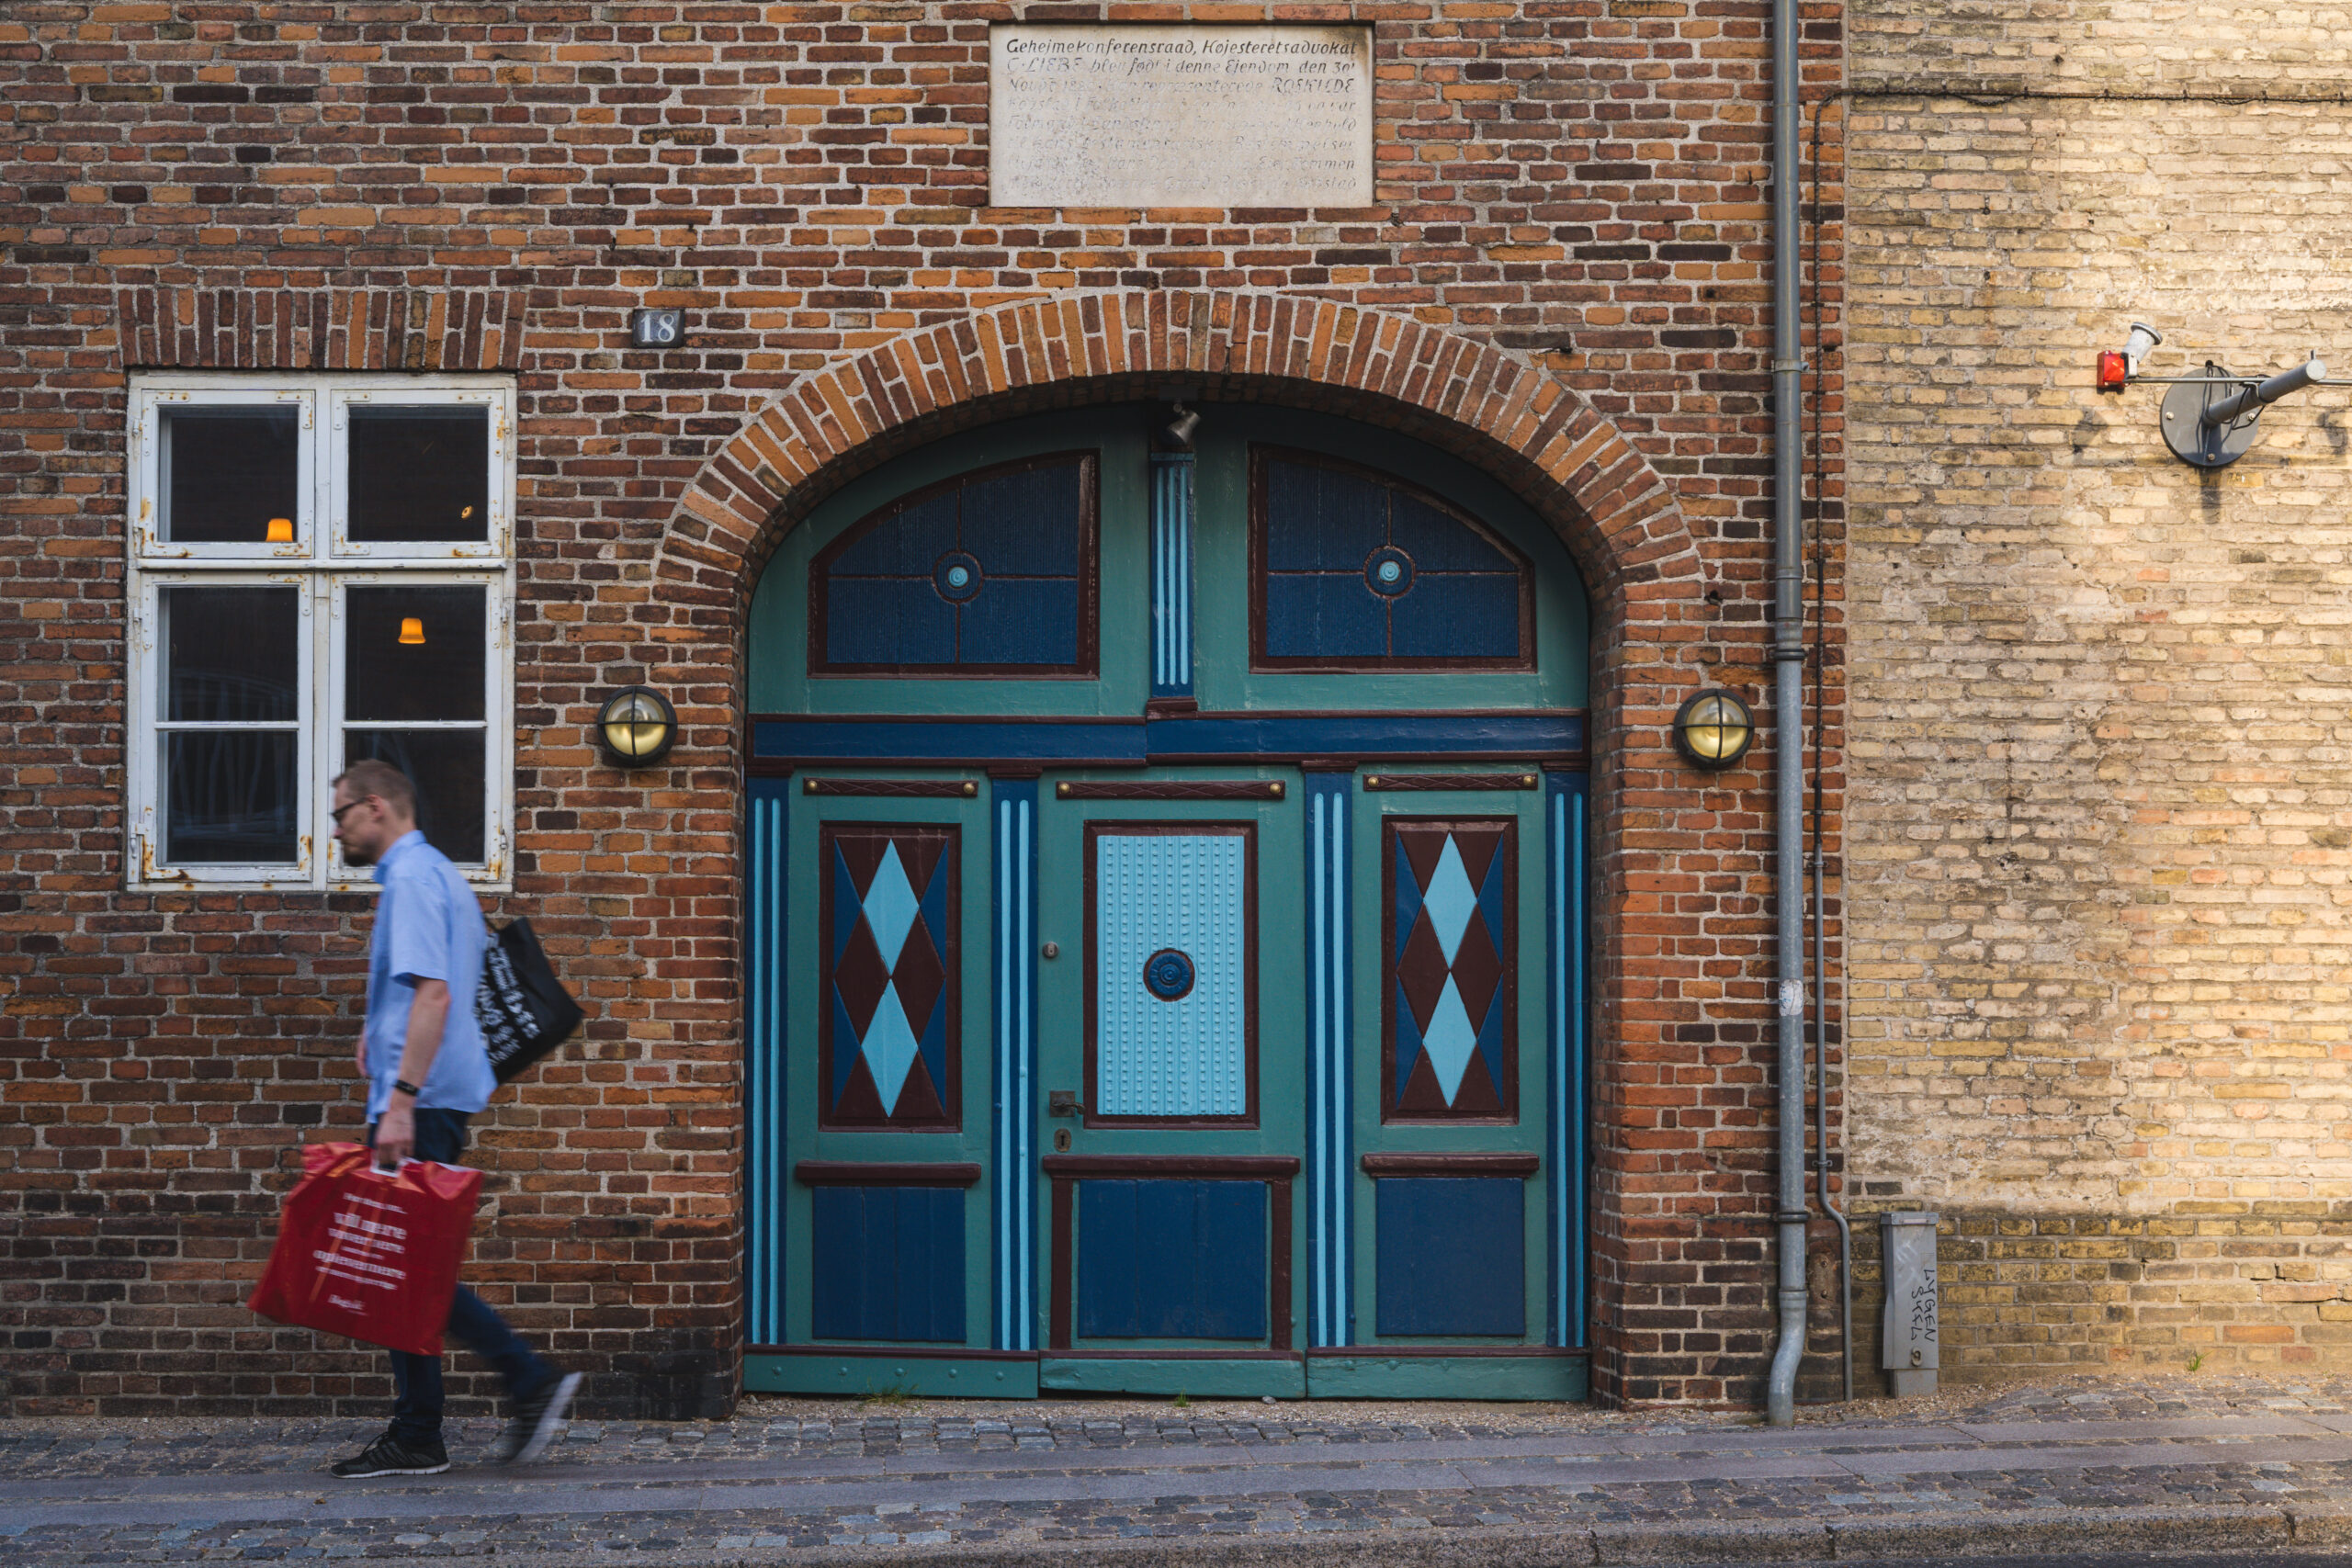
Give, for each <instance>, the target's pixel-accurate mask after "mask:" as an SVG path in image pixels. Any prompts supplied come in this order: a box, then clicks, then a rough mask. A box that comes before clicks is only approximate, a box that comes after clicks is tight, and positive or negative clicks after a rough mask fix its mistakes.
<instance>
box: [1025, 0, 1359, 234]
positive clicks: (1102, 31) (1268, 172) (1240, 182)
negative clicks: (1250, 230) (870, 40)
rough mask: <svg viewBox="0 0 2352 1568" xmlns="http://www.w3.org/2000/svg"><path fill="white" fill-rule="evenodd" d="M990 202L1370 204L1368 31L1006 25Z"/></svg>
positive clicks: (1080, 204)
mask: <svg viewBox="0 0 2352 1568" xmlns="http://www.w3.org/2000/svg"><path fill="white" fill-rule="evenodd" d="M1371 203H1372V29H1371V28H1363V27H1213V26H1195V25H1191V24H1182V25H1174V24H1159V23H1113V24H1108V25H1098V24H1091V23H1084V24H1061V25H1056V24H1050V23H1045V24H1023V23H1001V24H999V25H998V26H995V27H992V28H989V204H990V205H991V206H995V207H1366V206H1369V205H1371Z"/></svg>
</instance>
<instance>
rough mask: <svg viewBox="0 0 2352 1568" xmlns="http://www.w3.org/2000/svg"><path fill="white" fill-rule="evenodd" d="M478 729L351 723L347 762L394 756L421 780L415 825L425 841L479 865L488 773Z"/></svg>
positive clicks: (345, 746)
mask: <svg viewBox="0 0 2352 1568" xmlns="http://www.w3.org/2000/svg"><path fill="white" fill-rule="evenodd" d="M485 744H486V741H485V739H484V737H483V734H482V732H481V730H479V729H349V730H345V732H344V738H343V765H344V766H345V767H346V768H347V767H349V766H350V765H351V764H352V763H354V762H356V761H359V760H360V759H361V758H363V757H373V758H375V759H376V760H377V761H382V762H390V764H391V765H392V766H394V767H395V768H398V769H399V770H400V771H401V772H402V773H406V774H407V775H408V776H409V781H410V782H411V783H412V784H415V785H416V825H417V827H418V829H421V830H422V831H423V832H424V838H425V841H426V842H427V843H429V844H431V845H432V846H433V847H434V848H435V849H436V850H439V851H440V852H442V853H443V854H445V855H447V856H448V857H449V858H450V859H451V860H453V861H456V862H458V863H459V864H460V865H479V864H481V862H482V860H483V858H484V856H483V852H482V831H483V819H484V818H485V816H486V815H487V804H486V803H487V794H486V790H487V784H488V776H487V774H486V773H485V771H484V769H483V766H482V749H483V747H484V745H485Z"/></svg>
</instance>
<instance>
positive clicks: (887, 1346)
mask: <svg viewBox="0 0 2352 1568" xmlns="http://www.w3.org/2000/svg"><path fill="white" fill-rule="evenodd" d="M1202 412H1203V414H1204V418H1203V419H1202V421H1201V422H1200V423H1199V424H1198V426H1197V428H1195V429H1193V430H1192V431H1190V432H1189V441H1186V440H1181V439H1179V438H1178V437H1177V434H1176V433H1173V432H1171V431H1170V410H1169V408H1168V407H1167V406H1166V405H1164V404H1142V403H1130V404H1115V405H1108V406H1103V407H1097V408H1092V409H1086V410H1079V411H1069V412H1057V413H1053V414H1048V415H1042V416H1037V417H1034V418H1028V419H1023V420H1018V421H1012V422H1008V423H1001V424H998V425H993V426H989V427H987V428H984V429H979V430H975V431H969V432H967V433H965V434H959V435H956V436H952V437H949V438H946V439H944V440H941V441H939V442H937V443H935V444H933V445H932V446H926V447H923V448H921V449H919V450H916V451H914V452H912V453H910V454H908V455H906V456H904V457H899V459H897V460H896V461H894V462H892V463H890V464H888V465H887V466H885V467H882V468H876V469H875V470H873V471H871V472H868V473H866V474H865V475H863V476H862V477H860V478H858V479H854V480H853V481H852V482H850V483H849V484H847V485H846V486H844V487H843V488H842V490H841V491H838V492H837V493H835V494H834V495H832V496H831V497H830V498H829V499H828V500H827V501H826V502H823V503H822V504H821V505H820V506H819V507H818V508H817V509H816V510H815V511H814V512H813V513H811V514H810V515H809V518H808V519H807V521H806V522H804V523H803V524H802V525H801V526H799V527H798V528H797V529H795V530H794V531H793V532H792V533H791V534H790V535H788V536H786V539H785V540H784V542H783V544H782V546H781V547H779V548H778V550H777V552H776V554H775V557H774V558H773V559H772V560H771V561H770V563H769V565H768V567H767V569H766V570H765V572H764V573H763V577H762V580H761V582H760V585H759V588H758V590H757V592H756V593H755V594H754V597H753V600H752V609H751V630H750V637H749V649H748V657H749V665H748V681H747V683H748V688H749V706H750V709H751V714H752V716H751V719H750V725H749V735H748V754H749V758H750V761H749V765H748V766H749V773H750V775H751V776H750V779H749V782H748V789H747V794H748V799H749V804H748V807H747V844H746V873H745V889H746V900H747V909H748V916H749V918H748V920H747V929H746V965H745V970H746V975H747V977H748V981H749V985H748V987H747V992H748V994H747V998H746V1020H747V1047H748V1057H749V1070H748V1075H747V1079H748V1095H749V1116H748V1122H749V1134H750V1139H749V1142H750V1149H749V1160H748V1172H749V1175H748V1180H747V1195H746V1196H747V1220H746V1232H747V1236H748V1246H747V1256H746V1282H747V1292H746V1295H747V1304H748V1314H749V1325H748V1327H749V1333H748V1336H747V1338H748V1343H749V1346H750V1349H749V1352H748V1355H747V1361H746V1376H745V1382H746V1386H747V1387H750V1388H753V1389H772V1390H779V1391H806V1392H851V1393H857V1392H865V1391H871V1390H879V1389H886V1388H900V1389H905V1390H907V1391H910V1392H922V1393H972V1394H997V1395H1003V1394H1021V1393H1035V1392H1037V1391H1039V1390H1041V1389H1044V1390H1058V1389H1067V1390H1101V1391H1123V1392H1130V1393H1179V1392H1184V1393H1194V1394H1202V1395H1211V1394H1256V1393H1272V1394H1276V1395H1281V1396H1297V1395H1301V1394H1310V1393H1319V1394H1346V1395H1359V1396H1362V1395H1373V1396H1392V1397H1393V1396H1408V1395H1414V1394H1443V1395H1448V1396H1453V1397H1478V1396H1484V1397H1551V1398H1558V1397H1575V1396H1577V1395H1580V1394H1581V1393H1582V1392H1583V1390H1584V1387H1585V1368H1584V1363H1583V1361H1582V1359H1581V1358H1580V1357H1579V1356H1578V1355H1577V1350H1578V1349H1579V1348H1580V1347H1581V1346H1582V1345H1583V1343H1584V1340H1585V1323H1584V1300H1585V1291H1584V1257H1585V1239H1584V1238H1585V1214H1584V1202H1585V1191H1586V1185H1585V1179H1584V1163H1585V1150H1584V1147H1583V1143H1582V1129H1583V1127H1584V1125H1585V1117H1584V1112H1583V1096H1584V1085H1585V1016H1586V1006H1585V984H1584V979H1585V976H1584V966H1585V957H1584V954H1585V941H1584V929H1585V919H1586V901H1585V896H1584V855H1585V847H1586V846H1585V814H1584V804H1585V798H1586V795H1585V773H1584V766H1585V753H1586V750H1587V739H1586V735H1585V715H1584V709H1585V702H1586V647H1587V630H1588V627H1587V616H1588V611H1587V605H1586V597H1585V592H1584V589H1583V586H1582V584H1581V582H1580V581H1578V578H1577V572H1576V570H1575V568H1574V566H1573V564H1572V563H1571V562H1570V560H1569V558H1568V557H1567V555H1566V551H1565V550H1564V549H1563V547H1561V545H1560V543H1559V541H1558V539H1557V538H1556V536H1555V535H1554V534H1553V533H1552V531H1551V530H1550V529H1549V528H1548V527H1546V526H1545V525H1544V524H1543V523H1542V521H1541V520H1540V519H1538V518H1537V517H1535V516H1534V515H1533V514H1532V513H1531V512H1529V511H1528V509H1527V508H1526V507H1525V506H1524V505H1523V504H1522V503H1521V502H1519V501H1518V500H1517V499H1516V498H1515V497H1513V496H1512V495H1511V494H1510V491H1507V490H1506V489H1505V488H1504V487H1502V486H1501V485H1499V484H1498V483H1496V482H1495V481H1494V480H1493V479H1490V478H1489V477H1487V476H1486V475H1484V474H1482V473H1480V472H1478V471H1477V470H1476V469H1475V468H1471V467H1469V466H1467V465H1465V464H1464V463H1462V462H1461V461H1460V460H1458V459H1456V458H1454V457H1449V456H1447V455H1445V454H1443V453H1441V452H1439V451H1437V450H1435V449H1434V448H1430V447H1428V446H1422V445H1420V444H1419V443H1416V442H1413V441H1410V440H1408V439H1406V438H1403V437H1401V436H1398V435H1397V434H1394V433H1391V432H1385V431H1378V430H1374V429H1373V428H1371V427H1368V426H1363V425H1359V424H1355V423H1351V422H1348V421H1344V420H1340V419H1337V418H1332V417H1329V416H1325V415H1319V414H1314V413H1309V412H1303V411H1296V410H1289V409H1280V408H1274V407H1271V406H1264V405H1256V404H1239V403H1226V404H1212V405H1210V406H1208V407H1207V408H1206V409H1204V410H1203V411H1202Z"/></svg>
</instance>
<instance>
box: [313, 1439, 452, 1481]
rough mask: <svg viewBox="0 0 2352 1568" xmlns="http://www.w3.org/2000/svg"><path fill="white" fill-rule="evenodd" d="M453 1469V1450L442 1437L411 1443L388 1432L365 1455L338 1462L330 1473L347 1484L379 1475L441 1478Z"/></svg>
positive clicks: (369, 1447) (359, 1454) (362, 1452)
mask: <svg viewBox="0 0 2352 1568" xmlns="http://www.w3.org/2000/svg"><path fill="white" fill-rule="evenodd" d="M448 1468H449V1451H448V1450H447V1449H445V1448H443V1447H442V1446H441V1439H440V1438H425V1439H424V1441H423V1442H410V1441H408V1440H407V1439H405V1438H401V1437H400V1436H399V1435H398V1434H396V1433H392V1432H387V1433H385V1434H384V1435H383V1436H382V1437H380V1438H377V1439H376V1440H375V1441H374V1442H372V1443H370V1444H368V1447H367V1448H366V1449H365V1450H362V1451H361V1452H358V1453H356V1454H354V1455H352V1456H351V1457H350V1458H349V1459H346V1460H342V1461H337V1462H336V1464H335V1467H334V1470H332V1471H331V1472H329V1473H330V1474H332V1475H334V1476H335V1477H336V1478H337V1479H339V1480H343V1481H366V1480H368V1479H370V1478H371V1477H374V1476H379V1475H438V1474H440V1473H441V1472H443V1471H445V1470H447V1469H448Z"/></svg>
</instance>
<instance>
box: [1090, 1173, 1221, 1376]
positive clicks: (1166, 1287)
mask: <svg viewBox="0 0 2352 1568" xmlns="http://www.w3.org/2000/svg"><path fill="white" fill-rule="evenodd" d="M1078 1332H1079V1336H1080V1337H1081V1338H1086V1339H1262V1338H1264V1337H1266V1184H1265V1183H1264V1182H1262V1181H1161V1180H1149V1181H1081V1182H1080V1183H1079V1184H1078Z"/></svg>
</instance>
